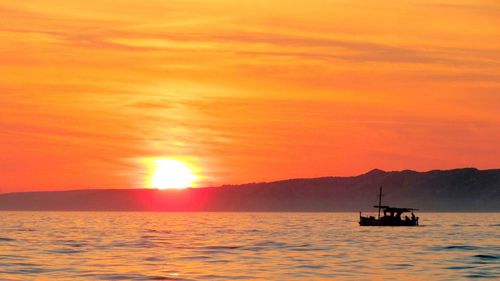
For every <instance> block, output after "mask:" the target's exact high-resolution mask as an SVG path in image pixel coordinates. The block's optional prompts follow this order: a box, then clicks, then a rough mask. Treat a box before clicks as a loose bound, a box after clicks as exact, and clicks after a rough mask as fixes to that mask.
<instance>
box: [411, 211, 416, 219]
mask: <svg viewBox="0 0 500 281" xmlns="http://www.w3.org/2000/svg"><path fill="white" fill-rule="evenodd" d="M411 220H412V221H415V220H416V218H415V214H414V213H413V212H411Z"/></svg>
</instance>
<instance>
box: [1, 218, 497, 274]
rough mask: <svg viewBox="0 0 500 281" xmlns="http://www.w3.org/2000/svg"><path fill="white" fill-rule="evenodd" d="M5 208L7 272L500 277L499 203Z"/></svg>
mask: <svg viewBox="0 0 500 281" xmlns="http://www.w3.org/2000/svg"><path fill="white" fill-rule="evenodd" d="M418 215H419V216H420V222H421V226H419V227H413V228H412V227H360V226H358V224H357V221H358V214H357V213H128V212H0V280H470V279H475V278H482V279H488V278H489V279H497V280H500V213H419V214H418Z"/></svg>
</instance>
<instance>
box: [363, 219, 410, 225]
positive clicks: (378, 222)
mask: <svg viewBox="0 0 500 281" xmlns="http://www.w3.org/2000/svg"><path fill="white" fill-rule="evenodd" d="M359 225H360V226H418V219H416V220H397V219H391V218H386V217H382V218H380V219H376V218H375V217H360V218H359Z"/></svg>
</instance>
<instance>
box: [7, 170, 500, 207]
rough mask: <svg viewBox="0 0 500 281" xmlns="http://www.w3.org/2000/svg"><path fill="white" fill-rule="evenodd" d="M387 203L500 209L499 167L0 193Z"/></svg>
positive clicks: (153, 203)
mask: <svg viewBox="0 0 500 281" xmlns="http://www.w3.org/2000/svg"><path fill="white" fill-rule="evenodd" d="M379 186H383V187H384V194H385V195H384V202H386V203H387V204H388V205H403V206H409V207H414V208H419V209H420V210H421V211H424V212H425V211H431V212H497V211H500V169H494V170H478V169H475V168H464V169H454V170H434V171H428V172H415V171H410V170H404V171H392V172H386V171H382V170H378V169H374V170H372V171H370V172H368V173H366V174H362V175H359V176H354V177H321V178H310V179H288V180H282V181H275V182H268V183H250V184H243V185H225V186H220V187H205V188H189V189H184V190H155V189H85V190H70V191H41V192H19V193H6V194H0V210H16V211H222V212H232V211H236V212H241V211H243V212H244V211H252V212H259V211H260V212H283V211H284V212H331V211H337V212H339V211H359V210H362V211H372V210H373V209H371V207H372V206H373V205H374V203H375V201H376V200H375V199H376V195H377V190H378V187H379Z"/></svg>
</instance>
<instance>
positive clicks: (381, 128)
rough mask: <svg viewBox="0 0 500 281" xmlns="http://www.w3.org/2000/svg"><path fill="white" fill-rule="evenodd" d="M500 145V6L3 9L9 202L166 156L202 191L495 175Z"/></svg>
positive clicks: (0, 62)
mask: <svg viewBox="0 0 500 281" xmlns="http://www.w3.org/2000/svg"><path fill="white" fill-rule="evenodd" d="M498 143H500V2H498V1H485V0H474V1H468V0H466V1H460V0H456V1H445V0H436V1H434V0H429V1H425V0H421V1H420V0H419V1H417V0H415V1H407V0H397V1H396V0H395V1H388V0H380V1H340V0H336V1H328V0H324V1H319V0H308V1H275V0H265V1H260V0H257V1H246V2H245V1H226V0H212V1H201V0H199V1H191V0H188V1H184V0H183V1H167V0H162V1H160V0H150V1H136V0H122V1H110V0H85V1H62V0H61V1H59V0H45V1H34V0H23V1H11V0H0V192H16V191H32V190H65V189H82V188H135V187H146V188H147V187H151V186H148V179H151V178H152V176H153V175H152V173H153V172H151V170H152V169H153V170H154V167H153V168H151V165H153V164H154V163H156V162H158V161H163V160H165V159H167V161H170V160H172V159H173V160H175V161H180V162H182V163H184V164H186V166H188V167H190V169H191V170H192V171H193V173H194V174H196V181H194V182H193V183H192V186H194V187H201V186H216V185H222V184H239V183H247V182H262V181H272V180H278V179H286V178H307V177H319V176H351V175H357V174H361V173H365V172H367V171H369V170H371V169H373V168H379V169H383V170H404V169H412V170H418V171H426V170H432V169H450V168H459V167H477V168H481V169H490V168H499V167H500V163H499V159H500V145H498ZM162 159H163V160H162ZM169 159H170V160H169Z"/></svg>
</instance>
